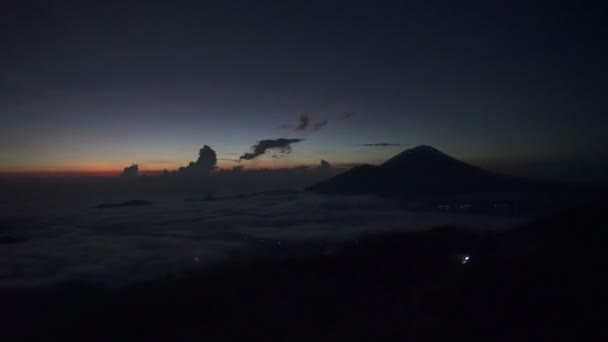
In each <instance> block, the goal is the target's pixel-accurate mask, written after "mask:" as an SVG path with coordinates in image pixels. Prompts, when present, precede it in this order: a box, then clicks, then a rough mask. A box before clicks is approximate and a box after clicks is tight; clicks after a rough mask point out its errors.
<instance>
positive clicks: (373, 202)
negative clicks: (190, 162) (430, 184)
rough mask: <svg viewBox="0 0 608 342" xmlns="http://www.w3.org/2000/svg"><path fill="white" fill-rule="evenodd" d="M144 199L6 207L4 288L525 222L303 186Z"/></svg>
mask: <svg viewBox="0 0 608 342" xmlns="http://www.w3.org/2000/svg"><path fill="white" fill-rule="evenodd" d="M147 199H150V200H151V201H152V203H153V204H151V205H148V206H142V207H132V208H113V209H96V208H94V207H91V206H87V205H83V204H80V205H69V206H66V208H69V209H68V210H54V211H53V212H52V213H44V212H42V211H35V212H31V211H30V212H27V213H25V212H24V213H22V214H21V215H22V216H19V215H15V214H14V213H15V211H14V210H13V209H10V208H8V207H6V206H4V207H2V206H0V208H3V211H2V213H3V215H1V216H0V234H2V235H5V236H8V235H11V236H14V237H15V239H14V240H13V242H12V243H5V244H2V245H0V287H13V286H37V285H46V284H52V283H57V282H63V281H71V280H87V281H92V282H100V283H104V284H109V285H122V284H126V283H131V282H134V281H141V280H145V279H150V278H155V277H159V276H164V275H167V274H172V273H176V272H182V271H185V270H189V269H197V268H200V267H202V266H205V265H209V264H213V263H217V262H223V261H226V260H232V259H234V258H248V259H250V258H253V257H255V256H258V255H261V254H260V253H262V254H264V253H265V254H264V255H269V253H270V254H271V255H274V254H273V253H275V254H280V255H288V254H290V253H318V251H319V246H320V245H324V246H331V245H332V244H335V243H339V242H340V241H344V240H348V239H354V238H356V237H357V236H359V235H361V234H366V233H371V232H381V231H389V230H416V229H426V228H429V227H433V226H438V225H444V224H459V225H463V226H469V227H472V228H479V229H481V228H486V229H502V228H505V227H510V226H513V225H515V224H517V223H519V222H521V221H520V219H509V218H504V217H491V216H473V215H465V214H448V213H441V214H438V213H432V212H408V211H405V210H404V209H403V204H402V203H400V202H398V201H391V200H387V199H380V198H373V197H339V196H336V197H330V196H321V195H314V194H308V193H298V192H274V193H265V194H258V195H250V196H235V197H229V198H219V199H218V200H216V201H185V199H184V197H179V196H177V197H175V198H173V199H170V198H168V196H162V197H160V198H158V199H154V198H147ZM79 203H80V202H79ZM43 207H45V208H46V206H43ZM4 214H6V215H4Z"/></svg>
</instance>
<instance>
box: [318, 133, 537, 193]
mask: <svg viewBox="0 0 608 342" xmlns="http://www.w3.org/2000/svg"><path fill="white" fill-rule="evenodd" d="M530 188H534V184H533V183H532V182H530V181H526V180H523V179H518V178H515V177H510V176H506V175H502V174H498V173H494V172H490V171H487V170H484V169H482V168H479V167H476V166H473V165H469V164H467V163H465V162H462V161H460V160H458V159H455V158H452V157H450V156H448V155H446V154H444V153H442V152H440V151H439V150H437V149H435V148H434V147H431V146H424V145H422V146H417V147H414V148H411V149H407V150H405V151H403V152H401V153H400V154H398V155H396V156H395V157H393V158H391V159H389V160H387V161H386V162H384V163H383V164H381V165H379V166H373V165H362V166H357V167H354V168H352V169H351V170H349V171H347V172H345V173H342V174H340V175H337V176H335V177H333V178H330V179H328V180H326V181H324V182H321V183H318V184H316V185H313V186H311V187H310V188H309V190H312V191H315V192H319V193H325V194H353V195H354V194H377V195H387V196H420V195H423V196H424V195H428V196H434V195H450V194H464V193H480V192H482V193H485V192H513V191H527V190H529V189H530Z"/></svg>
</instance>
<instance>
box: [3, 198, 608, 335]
mask: <svg viewBox="0 0 608 342" xmlns="http://www.w3.org/2000/svg"><path fill="white" fill-rule="evenodd" d="M606 209H608V207H607V206H606V205H593V206H587V207H585V208H579V209H574V210H569V211H565V212H563V213H561V214H559V215H557V216H554V217H551V218H547V219H544V220H541V221H538V222H536V223H534V224H531V225H528V226H525V227H521V228H519V229H516V230H512V231H509V232H506V233H501V234H498V233H495V234H489V235H480V234H477V233H472V232H467V231H465V230H460V229H457V228H440V229H435V230H433V231H430V232H424V233H398V234H397V233H395V234H390V235H383V236H370V237H368V238H366V239H364V240H360V241H353V242H351V243H348V244H345V245H343V246H341V248H339V249H338V251H337V252H336V253H334V254H331V255H324V256H318V257H307V258H304V257H303V258H297V259H289V260H285V259H283V260H274V261H272V260H267V261H259V262H255V263H253V262H252V263H249V264H238V265H227V266H225V267H221V268H217V269H213V270H208V271H205V272H201V273H196V274H188V275H184V276H181V277H178V278H170V279H164V280H159V281H156V282H150V283H144V284H140V285H137V286H130V287H126V288H122V289H99V288H93V287H84V286H78V285H73V286H62V287H59V288H52V289H45V290H29V291H28V290H19V291H4V293H3V294H2V296H1V297H0V302H1V303H2V310H1V315H2V317H0V319H1V320H0V322H1V323H0V324H1V326H2V328H1V332H0V333H1V336H0V337H1V339H2V341H17V340H36V341H53V340H56V341H69V340H76V341H117V340H128V341H194V340H198V341H234V340H252V341H253V340H260V341H374V340H375V341H386V340H408V339H409V340H412V341H420V340H435V341H451V340H458V341H461V340H468V341H472V340H479V341H482V340H483V341H497V340H498V341H517V340H533V341H550V340H555V339H559V340H569V341H572V340H578V339H580V338H583V336H594V338H593V340H602V338H601V336H600V334H601V333H603V332H605V328H604V327H603V325H604V323H605V318H606V317H608V310H607V309H606V306H605V305H606V303H607V301H606V299H607V298H608V296H607V293H606V291H607V290H606V289H607V288H606V285H608V284H607V283H608V282H607V281H606V280H605V279H604V278H605V273H606V269H608V268H607V267H606V266H608V265H607V263H606V260H607V259H608V258H607V257H606V254H605V253H606V249H605V246H606V242H607V241H608V239H607V235H608V233H607V231H606V229H607V228H608V227H607V225H606V219H605V217H604V215H605V213H606ZM467 257H468V258H467Z"/></svg>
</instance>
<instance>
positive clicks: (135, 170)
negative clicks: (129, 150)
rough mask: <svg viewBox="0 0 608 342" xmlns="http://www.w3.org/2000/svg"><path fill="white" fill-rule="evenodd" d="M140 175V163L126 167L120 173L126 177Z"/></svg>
mask: <svg viewBox="0 0 608 342" xmlns="http://www.w3.org/2000/svg"><path fill="white" fill-rule="evenodd" d="M137 176H139V165H137V164H133V165H131V166H128V167H125V168H124V169H123V171H122V173H121V174H120V177H124V178H134V177H137Z"/></svg>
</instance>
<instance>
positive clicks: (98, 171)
mask: <svg viewBox="0 0 608 342" xmlns="http://www.w3.org/2000/svg"><path fill="white" fill-rule="evenodd" d="M184 164H186V165H187V163H184ZM184 164H182V165H172V164H171V165H167V167H166V169H167V170H168V171H174V170H175V171H177V170H178V169H179V168H180V167H181V166H183V165H184ZM122 165H124V166H122ZM130 165H131V164H128V163H120V162H112V163H110V162H107V163H95V164H71V165H55V166H48V165H45V166H42V165H41V166H26V167H13V168H8V169H4V170H1V169H0V175H9V176H38V177H47V176H49V177H70V176H76V177H79V176H91V177H116V176H119V175H120V174H121V173H122V171H123V168H124V167H126V166H130ZM138 165H139V172H140V173H141V174H142V175H150V176H152V175H160V174H162V172H163V171H164V170H165V168H158V166H157V165H154V166H151V165H146V164H145V163H141V164H138ZM239 165H241V166H243V167H244V169H245V170H260V169H268V170H275V169H286V168H294V167H302V166H304V167H316V166H318V164H316V163H297V162H293V161H282V160H253V161H243V162H242V163H236V162H230V161H224V160H220V161H218V170H222V169H223V170H231V169H232V168H233V167H235V166H239Z"/></svg>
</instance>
